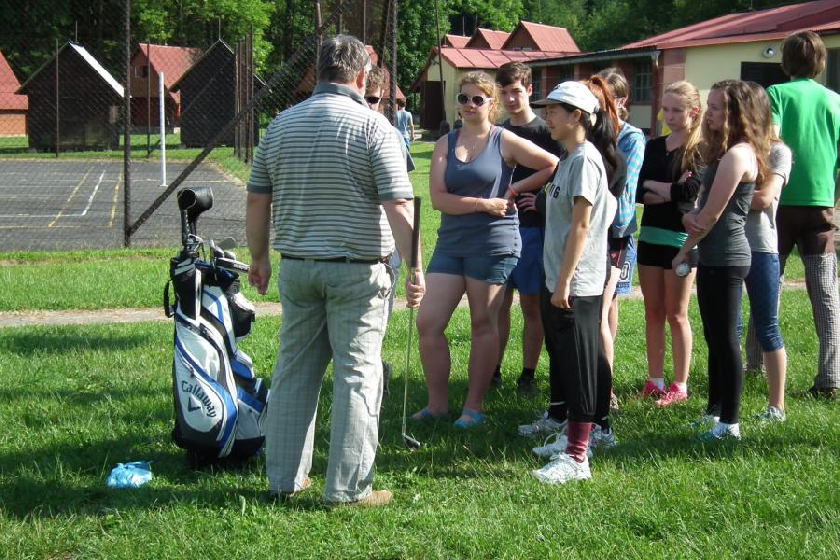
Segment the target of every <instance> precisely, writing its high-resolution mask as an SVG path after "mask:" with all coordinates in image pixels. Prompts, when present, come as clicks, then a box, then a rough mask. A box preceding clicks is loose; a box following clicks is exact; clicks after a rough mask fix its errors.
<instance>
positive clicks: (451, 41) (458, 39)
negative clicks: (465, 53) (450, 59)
mask: <svg viewBox="0 0 840 560" xmlns="http://www.w3.org/2000/svg"><path fill="white" fill-rule="evenodd" d="M469 42H470V38H469V37H464V36H463V35H450V34H448V33H447V35H446V38H445V39H444V41H443V46H445V47H455V48H456V49H463V48H464V47H466V46H467V43H469Z"/></svg>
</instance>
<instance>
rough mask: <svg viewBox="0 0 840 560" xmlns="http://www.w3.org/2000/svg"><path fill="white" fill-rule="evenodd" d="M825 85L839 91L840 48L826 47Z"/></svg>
mask: <svg viewBox="0 0 840 560" xmlns="http://www.w3.org/2000/svg"><path fill="white" fill-rule="evenodd" d="M825 86H826V87H828V88H831V89H833V90H834V91H836V92H838V93H840V49H828V61H827V64H826V67H825Z"/></svg>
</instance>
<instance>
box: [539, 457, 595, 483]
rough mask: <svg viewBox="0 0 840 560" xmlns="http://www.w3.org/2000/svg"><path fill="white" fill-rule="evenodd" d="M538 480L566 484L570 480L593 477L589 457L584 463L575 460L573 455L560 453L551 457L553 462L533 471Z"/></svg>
mask: <svg viewBox="0 0 840 560" xmlns="http://www.w3.org/2000/svg"><path fill="white" fill-rule="evenodd" d="M531 474H532V475H534V476H535V477H536V478H537V480H539V481H540V482H545V483H547V484H565V483H566V482H568V481H570V480H586V479H589V478H592V471H590V470H589V459H586V460H584V461H583V462H582V463H578V462H577V461H575V460H574V459H573V458H572V456H571V455H567V454H566V453H559V454H557V455H555V456H554V457H552V458H551V462H550V463H549V464H547V465H546V466H544V467H543V468H541V469H537V470H533V471H531Z"/></svg>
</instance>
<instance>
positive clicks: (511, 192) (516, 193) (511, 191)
mask: <svg viewBox="0 0 840 560" xmlns="http://www.w3.org/2000/svg"><path fill="white" fill-rule="evenodd" d="M507 190H508V192H509V193H510V194H512V195H513V198H516V197H517V196H519V193H518V192H516V191H515V190H514V189H513V187H512V186H511V185H508V188H507Z"/></svg>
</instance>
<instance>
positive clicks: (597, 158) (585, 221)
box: [531, 82, 616, 484]
mask: <svg viewBox="0 0 840 560" xmlns="http://www.w3.org/2000/svg"><path fill="white" fill-rule="evenodd" d="M534 105H537V106H544V107H545V108H546V109H545V116H546V124H547V125H548V128H549V130H550V131H551V136H552V138H554V139H555V140H558V141H559V142H560V143H562V144H563V147H564V148H565V149H566V155H565V156H564V158H563V159H562V160H561V161H560V164H559V166H558V168H557V172H556V173H555V175H554V179H553V181H552V184H551V186H550V187H549V190H548V192H547V194H546V236H545V249H544V253H543V262H544V263H545V276H546V278H545V284H544V286H543V290H542V293H541V298H540V302H541V312H542V320H543V328H544V330H545V344H546V349H547V350H548V358H549V380H550V382H551V401H552V405H550V406H549V410H548V411H547V416H548V417H551V418H554V419H555V421H557V422H562V423H564V424H566V434H565V435H566V447H565V449H563V450H562V451H559V452H558V453H556V454H555V455H552V456H551V458H550V462H549V463H548V464H547V465H545V466H544V467H543V468H541V469H537V470H534V471H532V473H531V474H533V476H535V477H536V478H537V479H538V480H540V481H541V482H546V483H550V484H563V483H566V482H568V481H571V480H584V479H588V478H591V476H592V474H591V471H590V469H589V458H588V454H589V445H590V440H589V438H590V432H591V431H592V425H593V422H594V421H595V420H596V414H597V398H598V391H599V385H600V384H602V383H605V382H607V381H608V380H606V379H602V374H603V373H607V372H605V371H604V368H602V367H599V362H601V361H602V360H601V359H600V357H599V354H602V352H603V351H602V348H601V338H600V324H599V323H600V317H601V299H602V297H603V291H604V283H605V281H606V278H607V265H608V262H607V230H608V229H609V226H610V224H611V223H612V221H613V219H614V217H615V209H616V201H615V197H614V196H613V195H612V194H611V193H610V191H609V183H610V179H611V173H612V172H613V170H610V169H608V168H605V165H604V162H605V160H606V159H607V158H605V157H604V156H603V154H602V153H601V152H599V150H598V148H596V147H595V146H596V145H597V144H603V142H602V140H603V138H602V134H603V132H604V131H605V130H607V129H608V127H612V126H613V125H612V124H610V123H605V120H609V117H608V116H606V115H605V112H603V111H601V110H600V103H599V101H598V98H597V97H595V95H593V94H592V92H591V91H590V89H589V87H588V86H586V85H585V84H582V83H579V82H564V83H562V84H560V85H558V86H557V87H555V88H554V89H553V90H551V93H549V94H548V97H546V98H545V99H543V100H541V101H538V102H536V103H534Z"/></svg>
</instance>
